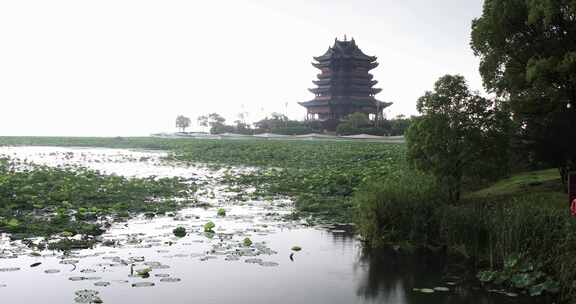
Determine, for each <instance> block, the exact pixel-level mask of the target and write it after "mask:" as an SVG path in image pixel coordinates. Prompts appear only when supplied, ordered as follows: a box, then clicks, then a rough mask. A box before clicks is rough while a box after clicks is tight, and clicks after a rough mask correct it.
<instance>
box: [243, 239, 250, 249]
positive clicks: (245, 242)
mask: <svg viewBox="0 0 576 304" xmlns="http://www.w3.org/2000/svg"><path fill="white" fill-rule="evenodd" d="M242 244H243V245H244V246H246V247H250V246H252V240H251V239H250V238H245V239H244V241H242Z"/></svg>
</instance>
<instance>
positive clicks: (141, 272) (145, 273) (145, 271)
mask: <svg viewBox="0 0 576 304" xmlns="http://www.w3.org/2000/svg"><path fill="white" fill-rule="evenodd" d="M151 271H152V268H151V267H147V268H143V269H136V274H137V275H138V276H140V277H142V278H147V277H149V276H150V272H151Z"/></svg>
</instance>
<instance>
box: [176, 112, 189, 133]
mask: <svg viewBox="0 0 576 304" xmlns="http://www.w3.org/2000/svg"><path fill="white" fill-rule="evenodd" d="M189 126H190V118H188V117H186V116H184V115H178V117H176V128H178V129H180V130H182V132H184V131H185V130H186V128H188V127H189Z"/></svg>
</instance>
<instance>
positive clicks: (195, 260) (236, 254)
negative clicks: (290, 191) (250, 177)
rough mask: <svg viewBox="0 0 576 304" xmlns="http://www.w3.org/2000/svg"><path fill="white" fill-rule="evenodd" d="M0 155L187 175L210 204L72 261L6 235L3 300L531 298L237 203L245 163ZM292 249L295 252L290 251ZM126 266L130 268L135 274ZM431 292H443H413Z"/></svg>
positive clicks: (123, 154)
mask: <svg viewBox="0 0 576 304" xmlns="http://www.w3.org/2000/svg"><path fill="white" fill-rule="evenodd" d="M0 154H7V155H9V156H11V157H18V158H21V159H28V160H30V161H33V162H36V163H43V164H48V165H62V164H80V165H83V166H87V167H91V168H95V169H99V170H102V171H105V172H108V173H116V174H122V175H127V176H149V175H156V176H174V175H179V176H184V177H190V178H195V179H196V180H197V181H198V182H201V183H202V184H203V186H202V187H201V191H199V192H198V194H197V195H198V200H199V201H202V202H205V203H209V204H210V207H208V208H187V209H185V210H182V211H180V212H178V213H177V215H176V216H175V217H168V216H166V217H157V218H154V219H145V218H143V217H140V218H135V219H132V220H130V221H128V222H125V223H116V224H114V225H113V226H112V227H111V228H110V230H109V231H108V232H107V233H106V234H105V235H104V236H103V238H104V240H113V241H115V242H116V243H117V244H119V245H118V246H116V247H105V246H98V247H97V248H95V249H92V250H80V251H76V252H73V253H72V254H71V255H70V256H62V255H61V254H60V253H58V252H52V251H43V252H41V256H32V255H31V253H32V252H31V250H29V249H28V248H27V247H26V246H24V245H22V244H21V243H19V242H10V240H9V238H8V237H7V236H6V235H3V236H2V239H1V240H0V299H1V302H2V303H89V301H90V300H89V298H90V295H95V294H96V293H97V296H98V297H99V298H100V299H101V300H102V301H103V302H104V303H123V304H124V303H139V304H140V303H141V304H148V303H149V304H152V303H154V304H157V303H166V304H168V303H170V304H179V303H181V304H185V303H186V304H189V303H251V304H256V303H276V304H282V303H287V304H288V303H289V304H294V303H332V304H333V303H389V304H424V303H427V304H429V303H482V304H500V303H534V302H529V299H522V298H510V297H507V296H505V295H501V294H493V293H487V292H482V291H471V290H468V289H461V288H458V287H457V286H452V285H450V284H449V283H450V282H447V281H446V280H444V279H443V278H442V277H441V273H440V272H439V271H437V270H433V269H430V268H428V267H421V266H419V265H416V264H414V265H404V266H399V265H398V264H397V263H395V262H394V261H393V260H392V259H390V257H388V256H386V255H383V254H378V253H372V254H371V255H366V254H363V253H362V250H361V246H360V245H361V244H360V242H359V241H358V238H357V236H355V235H353V234H351V233H349V232H347V230H346V229H342V227H340V226H322V227H306V226H304V225H303V223H301V222H287V221H285V220H283V219H282V215H285V214H288V213H290V212H291V211H292V204H291V202H290V200H289V199H286V198H284V199H282V198H278V199H272V200H237V199H236V198H237V197H238V193H237V192H234V191H231V190H230V189H228V188H227V187H226V186H224V185H221V184H219V183H218V177H219V176H221V175H222V174H224V173H225V172H226V171H227V170H228V172H230V170H232V172H235V170H236V172H237V171H238V170H249V169H246V168H244V169H242V168H233V169H209V168H207V167H206V166H202V165H197V166H182V165H178V164H174V163H165V162H163V161H162V160H161V159H160V157H161V156H162V155H163V154H162V153H159V152H146V151H129V150H113V149H82V148H48V147H18V148H17V147H0ZM244 191H246V192H248V193H249V192H250V189H244ZM218 208H224V209H226V213H227V215H226V217H218V216H217V215H216V213H217V212H216V211H217V209H218ZM209 220H211V221H213V222H214V223H215V224H216V229H215V230H216V235H215V236H214V237H212V238H209V237H207V235H205V234H204V233H203V231H202V226H203V225H204V223H206V222H207V221H209ZM177 226H183V227H185V228H186V230H187V231H188V232H189V234H188V235H187V236H186V237H184V238H176V237H174V236H173V234H172V233H171V231H172V230H173V229H174V228H175V227H177ZM246 237H249V238H250V239H251V240H252V241H253V244H252V245H251V246H245V245H243V244H242V240H243V239H244V238H246ZM293 246H299V247H301V248H302V250H301V251H292V247H293ZM291 254H292V257H291ZM38 262H40V263H41V264H40V265H39V266H37V267H30V265H31V264H33V263H38ZM129 265H134V266H133V267H132V270H131V267H130V266H129ZM144 268H151V269H152V271H151V272H150V277H148V278H142V277H139V276H137V275H134V272H135V271H137V270H139V269H144ZM131 272H132V275H131ZM435 287H445V288H447V289H448V291H435V292H434V293H430V294H427V293H422V292H419V291H414V290H413V289H414V288H417V289H422V288H430V289H433V288H435ZM82 290H88V291H82ZM77 292H79V293H78V294H77Z"/></svg>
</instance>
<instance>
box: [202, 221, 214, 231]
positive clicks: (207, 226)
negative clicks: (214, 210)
mask: <svg viewBox="0 0 576 304" xmlns="http://www.w3.org/2000/svg"><path fill="white" fill-rule="evenodd" d="M214 227H216V224H214V222H212V221H208V222H207V223H206V224H204V232H214V230H213V229H214Z"/></svg>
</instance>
